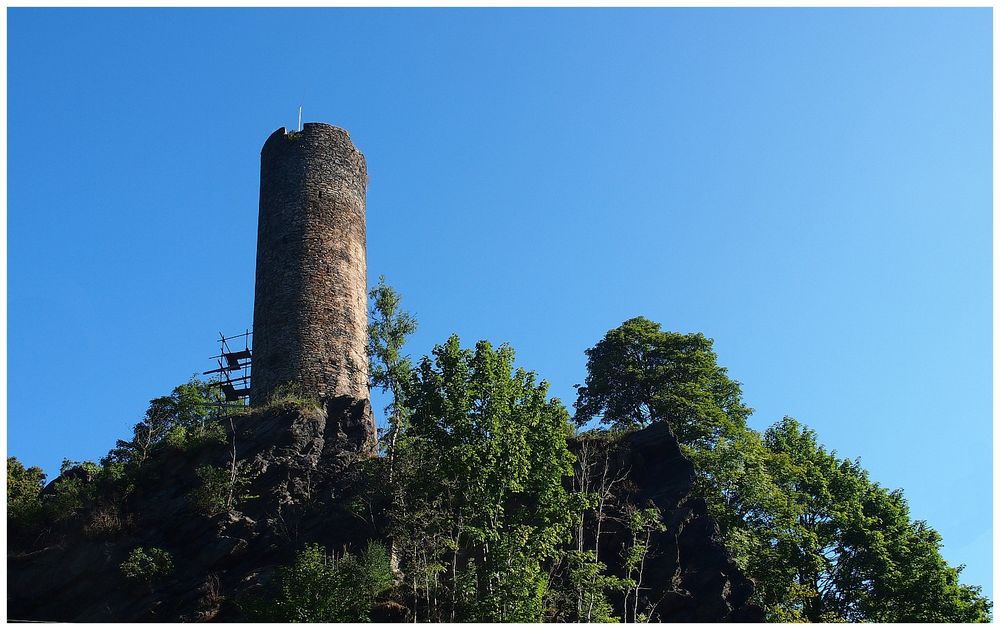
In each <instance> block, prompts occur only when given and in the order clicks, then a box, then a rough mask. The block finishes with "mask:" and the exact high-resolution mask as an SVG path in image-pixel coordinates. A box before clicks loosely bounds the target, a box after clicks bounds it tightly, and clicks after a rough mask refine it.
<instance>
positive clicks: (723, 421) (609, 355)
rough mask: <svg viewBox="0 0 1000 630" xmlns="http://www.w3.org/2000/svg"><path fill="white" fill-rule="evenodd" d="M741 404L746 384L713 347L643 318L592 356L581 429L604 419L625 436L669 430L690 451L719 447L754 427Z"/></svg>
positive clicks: (582, 391) (611, 335)
mask: <svg viewBox="0 0 1000 630" xmlns="http://www.w3.org/2000/svg"><path fill="white" fill-rule="evenodd" d="M741 396H742V393H741V390H740V385H739V383H737V382H736V381H733V380H731V379H730V378H729V377H728V376H727V375H726V369H725V368H722V367H719V366H718V364H717V363H716V355H715V352H714V351H713V350H712V340H711V339H707V338H706V337H705V336H704V335H702V334H701V333H694V334H688V335H682V334H679V333H673V332H665V331H662V330H660V325H659V324H656V323H655V322H651V321H649V320H648V319H646V318H644V317H636V318H633V319H630V320H628V321H626V322H625V323H623V324H622V325H621V326H619V327H618V328H615V329H614V330H610V331H608V333H607V334H606V335H605V336H604V339H602V340H601V341H600V342H598V343H597V345H596V346H594V347H593V348H591V349H590V350H587V380H586V385H585V386H584V387H581V388H579V390H578V392H577V401H576V422H577V423H578V424H581V425H582V424H586V423H587V422H589V421H590V420H592V419H593V418H600V419H601V420H602V421H603V422H604V423H606V424H610V425H612V426H616V427H621V428H639V427H644V426H646V425H648V424H649V423H651V422H666V423H667V424H669V425H670V428H671V429H672V430H673V431H674V434H675V435H676V436H677V439H678V440H680V441H681V443H682V444H690V445H693V444H702V443H706V444H711V443H713V442H714V441H715V440H716V439H717V438H718V436H719V434H720V433H724V432H725V431H726V430H727V429H731V428H734V427H739V426H742V425H743V424H744V423H745V422H746V418H747V417H748V416H749V415H750V413H751V412H752V410H751V409H750V408H748V407H746V406H745V405H744V404H743V402H742V400H741Z"/></svg>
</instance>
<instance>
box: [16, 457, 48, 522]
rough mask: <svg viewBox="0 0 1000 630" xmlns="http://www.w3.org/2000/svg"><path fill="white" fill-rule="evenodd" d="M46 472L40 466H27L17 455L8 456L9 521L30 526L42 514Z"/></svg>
mask: <svg viewBox="0 0 1000 630" xmlns="http://www.w3.org/2000/svg"><path fill="white" fill-rule="evenodd" d="M44 487H45V472H44V471H42V469H41V468H39V467H38V466H32V467H31V468H25V467H24V464H22V463H21V462H20V461H19V460H18V459H17V458H16V457H8V458H7V522H8V523H9V524H11V525H13V526H15V527H24V528H30V527H31V526H32V524H34V523H36V522H37V519H38V518H39V516H40V514H41V508H42V502H41V493H42V488H44Z"/></svg>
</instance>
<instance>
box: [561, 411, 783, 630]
mask: <svg viewBox="0 0 1000 630" xmlns="http://www.w3.org/2000/svg"><path fill="white" fill-rule="evenodd" d="M586 440H587V438H585V437H584V438H581V439H577V440H574V441H573V442H571V446H572V447H573V449H574V450H575V451H576V452H577V453H580V452H581V449H582V448H583V447H584V446H585V444H584V442H585V441H586ZM600 448H608V449H609V451H608V454H609V458H608V462H609V470H608V471H607V478H608V479H619V480H620V481H619V482H618V484H617V489H616V490H614V494H615V502H616V503H617V504H619V505H622V504H625V503H630V504H632V505H636V506H639V507H647V506H655V507H656V508H658V509H659V511H660V513H661V515H662V517H663V521H664V524H665V526H666V530H665V531H663V532H658V533H654V534H653V536H652V538H651V539H650V554H649V557H648V559H647V561H646V563H645V566H644V569H643V585H644V588H645V589H648V590H644V591H643V596H642V599H641V600H640V606H639V609H640V610H645V609H651V610H652V613H651V615H650V619H651V620H652V621H660V622H707V621H716V622H719V621H747V622H761V621H763V612H762V611H761V609H760V608H759V607H757V606H755V605H751V604H749V600H750V597H751V596H752V595H753V583H752V582H751V581H750V580H749V579H747V578H746V577H745V576H744V575H743V574H742V572H741V571H740V570H739V568H738V567H737V566H736V564H735V563H734V562H733V560H732V559H731V557H730V556H729V553H728V552H727V551H726V549H725V547H724V546H723V544H722V542H721V539H720V537H719V530H718V526H717V525H716V523H715V521H714V520H712V518H711V517H709V516H708V511H707V507H706V505H705V501H704V499H702V498H700V497H698V496H696V495H695V493H694V479H695V477H694V467H693V466H692V465H691V462H690V461H688V459H687V458H686V457H684V455H683V454H682V453H681V451H680V446H679V445H678V443H677V440H676V438H675V437H674V436H673V434H672V433H671V431H670V429H669V428H668V427H667V426H666V425H665V424H655V425H653V426H650V427H648V428H646V429H643V430H641V431H637V432H635V433H632V434H629V435H627V436H625V437H624V438H623V439H622V440H621V441H620V442H615V443H613V444H612V445H611V446H607V445H605V446H602V447H600ZM601 456H602V457H603V452H602V453H601ZM577 468H578V470H579V464H578V466H577ZM591 534H592V533H591ZM629 536H630V534H629V533H628V532H627V531H625V529H624V527H623V526H622V524H621V522H620V521H615V520H614V519H608V520H606V521H604V522H603V524H602V534H601V544H600V548H599V560H601V561H602V562H604V563H605V564H606V565H607V566H608V569H609V570H610V571H611V572H612V573H614V574H616V575H619V576H623V574H624V571H623V568H622V566H621V565H622V561H621V554H620V550H621V549H622V548H623V545H625V544H626V542H627V538H628V537H629ZM587 546H588V548H593V547H594V544H593V538H592V537H591V539H590V540H589V541H588V545H587ZM617 605H619V606H620V605H621V603H620V602H617Z"/></svg>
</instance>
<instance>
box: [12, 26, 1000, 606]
mask: <svg viewBox="0 0 1000 630" xmlns="http://www.w3.org/2000/svg"><path fill="white" fill-rule="evenodd" d="M991 46H992V40H991V13H990V10H989V9H975V10H930V9H906V10H844V9H832V10H831V9H810V10H765V9H744V10H740V9H728V10H711V9H702V10H681V9H658V10H597V9H578V10H390V9H381V10H347V9H329V10H264V9H259V10H248V9H243V10H191V9H172V10H138V9H116V10H109V9H103V10H67V9H55V10H53V9H9V10H8V64H9V66H8V134H9V136H8V158H9V162H8V164H9V165H8V217H7V220H8V229H9V240H8V274H9V293H8V309H9V328H8V340H9V356H8V362H9V363H8V367H9V380H8V385H9V400H8V428H7V430H8V433H7V435H8V448H9V451H10V453H11V454H15V455H17V456H18V457H19V458H21V459H22V460H23V461H24V462H26V463H27V464H29V465H30V464H35V465H41V466H43V467H44V468H45V470H46V471H47V472H48V473H50V475H51V474H53V473H55V472H57V470H58V467H59V463H60V461H61V460H62V458H64V457H68V458H71V459H97V458H99V457H101V456H102V455H104V454H105V453H106V452H107V451H108V449H109V448H111V447H112V446H113V445H114V441H115V439H116V438H119V437H124V436H126V435H128V433H129V431H130V427H131V425H132V424H133V423H134V422H136V421H137V420H138V419H139V418H140V417H141V415H142V413H143V411H144V409H145V407H146V404H147V401H148V400H149V399H150V398H152V397H154V396H157V395H161V394H164V393H167V392H169V390H170V389H171V388H172V387H173V386H174V385H176V384H177V383H180V382H182V381H184V380H186V379H187V378H188V377H189V376H190V375H191V374H193V373H195V372H200V371H201V370H204V369H208V368H209V367H211V366H210V365H209V362H208V359H207V357H208V356H210V355H211V354H213V353H214V351H215V341H214V340H215V337H216V335H217V332H218V331H220V330H221V331H225V332H227V333H232V332H236V331H241V330H243V329H244V328H246V327H248V326H250V325H251V318H252V304H253V272H254V247H255V239H256V220H257V192H258V168H259V163H258V158H259V150H260V146H261V144H262V143H263V142H264V140H265V138H267V136H268V135H269V134H270V133H271V131H273V130H274V129H275V128H277V127H280V126H288V127H292V126H294V125H295V120H296V112H297V108H298V106H299V105H300V104H302V105H304V113H305V119H306V120H307V121H311V120H319V121H325V122H331V123H334V124H337V125H340V126H343V127H345V128H346V129H348V130H349V131H350V132H351V135H352V138H353V139H354V142H355V143H356V144H357V146H358V147H359V148H360V149H361V150H362V151H363V152H364V153H365V155H366V156H367V159H368V169H369V174H370V186H369V192H368V255H369V259H368V260H369V267H368V269H369V279H370V282H374V281H375V280H376V279H377V278H378V276H379V274H385V275H386V276H387V278H388V280H389V282H390V284H392V285H393V286H395V287H396V288H397V289H398V290H400V291H401V292H402V293H403V295H404V297H405V305H406V306H407V307H408V308H409V309H410V310H411V311H413V312H414V313H415V314H416V316H417V317H418V319H419V322H420V330H419V332H418V333H417V334H416V335H414V337H413V339H412V342H411V343H410V346H409V349H410V352H411V353H412V354H413V355H414V356H419V355H421V354H425V353H427V352H429V350H430V348H431V347H432V346H433V344H434V343H438V342H441V341H443V340H444V339H445V338H446V337H447V336H448V334H450V333H452V332H457V333H458V334H460V335H461V336H462V338H463V340H464V341H465V342H466V343H467V344H468V345H472V344H473V343H474V342H475V341H476V340H477V339H480V338H487V339H490V340H492V341H494V342H498V343H499V342H502V341H509V342H510V343H511V344H512V345H513V346H514V348H515V349H516V350H517V352H518V360H519V363H520V364H521V365H523V366H525V367H527V368H529V369H533V370H536V371H537V372H538V373H539V375H540V376H541V377H543V378H545V379H547V380H548V381H549V382H550V383H551V385H552V389H551V391H552V393H553V395H556V396H558V397H560V398H561V399H563V400H564V401H565V402H567V404H571V403H572V401H573V398H574V389H573V384H574V383H580V382H582V381H583V379H584V376H585V369H584V367H585V357H584V355H583V351H584V349H586V348H587V347H589V346H591V345H593V344H594V343H595V342H596V341H597V340H598V339H600V338H601V336H602V335H603V334H604V332H605V331H607V330H608V329H610V328H613V327H615V326H617V325H618V324H620V323H621V322H622V321H623V320H625V319H627V318H629V317H632V316H635V315H639V314H642V315H645V316H647V317H649V318H650V319H653V320H655V321H658V322H661V323H662V324H663V325H664V327H665V328H667V329H670V330H676V331H681V332H689V331H702V332H704V333H705V334H706V335H708V336H709V337H712V338H714V339H715V343H716V350H717V352H718V354H719V358H720V361H721V363H722V364H723V365H725V366H727V367H728V368H729V370H730V374H731V375H732V376H733V377H735V378H736V379H738V380H740V381H741V382H742V383H743V387H744V392H745V398H746V400H747V402H748V404H749V405H750V406H752V407H754V408H755V409H756V413H755V414H754V415H753V417H752V420H751V424H752V425H753V426H754V427H755V428H758V429H764V428H766V427H767V426H768V425H770V424H771V423H773V422H774V421H776V420H778V419H780V418H781V417H782V416H783V415H791V416H794V417H796V418H798V419H799V420H801V421H802V422H804V423H806V424H808V425H809V426H811V427H813V428H815V429H816V430H817V431H818V433H819V436H820V439H821V441H823V442H824V443H825V444H826V445H828V446H829V447H830V448H833V449H836V450H837V452H838V454H840V455H841V456H844V457H851V458H854V457H860V458H861V461H862V463H863V465H865V466H866V467H867V468H868V469H869V470H870V471H871V473H872V476H873V477H874V478H875V479H877V480H878V481H880V482H881V483H883V484H884V485H886V486H888V487H892V488H896V487H902V488H904V489H905V491H906V496H907V497H908V498H909V500H910V504H911V508H912V513H913V516H914V517H915V518H920V519H926V520H928V521H929V522H930V524H931V525H932V526H934V527H935V528H937V529H938V530H939V531H940V532H941V533H942V534H943V536H944V540H945V556H946V557H947V558H948V560H949V561H950V562H952V563H955V564H958V563H965V564H967V565H968V569H967V570H966V572H965V573H964V574H963V579H964V580H965V581H967V582H969V583H974V584H982V585H983V586H984V587H985V589H986V591H987V593H992V579H991V570H992V569H991V562H992V546H991V531H992V517H991V514H992V485H991V457H992V453H991V449H992V419H991V404H992V399H991V383H992V372H991V370H992V356H991V345H992V343H991V342H992V336H991V335H992V328H991V323H992V313H991V287H992V277H991V261H992V259H991V255H992V252H991V233H992V213H991V209H992V188H991V186H992V145H991V138H992V118H991V116H992V83H991V77H992V66H991Z"/></svg>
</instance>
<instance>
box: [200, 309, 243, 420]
mask: <svg viewBox="0 0 1000 630" xmlns="http://www.w3.org/2000/svg"><path fill="white" fill-rule="evenodd" d="M252 336H253V331H252V330H250V329H249V328H248V329H247V330H246V332H243V333H240V334H238V335H232V336H229V337H227V336H225V335H223V334H222V333H221V332H220V333H219V348H220V352H219V354H217V355H215V356H214V357H210V358H211V359H215V362H216V363H217V364H218V365H219V367H218V368H216V369H214V370H209V371H207V372H203V374H204V375H205V376H208V375H214V374H218V377H217V378H218V380H217V381H215V382H216V384H218V386H219V387H220V388H221V389H222V394H223V396H225V399H226V402H227V403H231V402H235V403H242V404H246V402H247V400H246V399H247V398H248V397H249V396H250V373H251V370H250V366H251V363H252V361H253V352H252V351H251V349H250V337H252ZM240 339H242V340H243V349H242V350H233V349H232V347H231V346H230V342H234V341H235V342H237V343H236V344H235V345H236V347H237V348H239V344H238V341H239V340H240Z"/></svg>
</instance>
